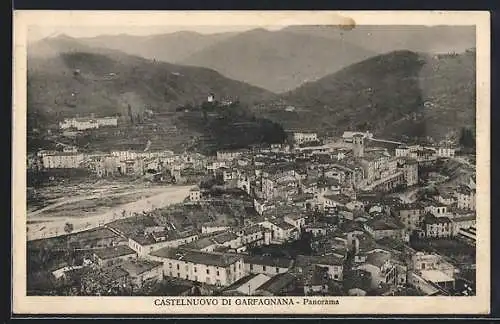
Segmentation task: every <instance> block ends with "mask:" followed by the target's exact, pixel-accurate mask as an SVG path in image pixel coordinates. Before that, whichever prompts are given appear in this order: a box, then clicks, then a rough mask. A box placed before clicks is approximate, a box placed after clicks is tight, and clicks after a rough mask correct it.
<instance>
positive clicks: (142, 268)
mask: <svg viewBox="0 0 500 324" xmlns="http://www.w3.org/2000/svg"><path fill="white" fill-rule="evenodd" d="M162 265H163V263H161V262H156V261H148V260H128V261H125V262H123V263H120V264H119V265H118V267H120V268H121V269H123V270H125V271H126V272H127V273H128V274H129V275H130V276H131V277H137V276H139V275H141V274H143V273H144V272H147V271H150V270H152V269H154V268H158V267H161V266H162Z"/></svg>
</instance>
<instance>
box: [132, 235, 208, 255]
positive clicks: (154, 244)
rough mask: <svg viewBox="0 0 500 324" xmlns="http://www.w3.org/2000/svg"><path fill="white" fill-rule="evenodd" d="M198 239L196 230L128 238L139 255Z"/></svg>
mask: <svg viewBox="0 0 500 324" xmlns="http://www.w3.org/2000/svg"><path fill="white" fill-rule="evenodd" d="M196 239H198V234H196V233H194V232H189V231H188V232H181V233H178V232H175V231H170V232H165V233H162V234H161V235H160V233H154V234H136V235H132V236H130V237H129V239H128V246H129V247H130V248H132V249H133V250H134V251H136V252H137V253H138V255H139V256H146V255H148V254H149V253H150V252H152V251H155V250H158V249H161V248H164V247H171V248H175V247H178V246H180V245H183V244H187V243H189V242H193V241H195V240H196Z"/></svg>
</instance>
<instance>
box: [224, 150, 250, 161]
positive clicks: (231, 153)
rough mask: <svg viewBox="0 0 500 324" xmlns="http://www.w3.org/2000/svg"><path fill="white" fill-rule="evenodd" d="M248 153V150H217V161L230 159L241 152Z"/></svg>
mask: <svg viewBox="0 0 500 324" xmlns="http://www.w3.org/2000/svg"><path fill="white" fill-rule="evenodd" d="M245 153H248V150H229V151H217V160H218V161H232V160H234V159H237V158H239V157H240V156H241V155H242V154H245Z"/></svg>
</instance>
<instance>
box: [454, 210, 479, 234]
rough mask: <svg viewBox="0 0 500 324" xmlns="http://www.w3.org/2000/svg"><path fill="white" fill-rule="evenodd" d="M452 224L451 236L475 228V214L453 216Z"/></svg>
mask: <svg viewBox="0 0 500 324" xmlns="http://www.w3.org/2000/svg"><path fill="white" fill-rule="evenodd" d="M451 222H452V224H453V235H457V234H458V233H459V232H460V230H461V229H469V228H471V227H475V226H476V214H455V215H453V217H451Z"/></svg>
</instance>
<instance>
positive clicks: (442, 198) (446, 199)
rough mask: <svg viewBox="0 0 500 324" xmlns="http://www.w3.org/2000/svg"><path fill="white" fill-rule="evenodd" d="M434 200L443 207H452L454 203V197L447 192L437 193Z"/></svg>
mask: <svg viewBox="0 0 500 324" xmlns="http://www.w3.org/2000/svg"><path fill="white" fill-rule="evenodd" d="M435 199H436V200H437V202H439V203H441V204H443V205H446V206H449V205H452V204H453V203H454V202H455V196H453V194H452V193H448V192H441V193H439V194H438V195H437V196H436V197H435Z"/></svg>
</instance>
